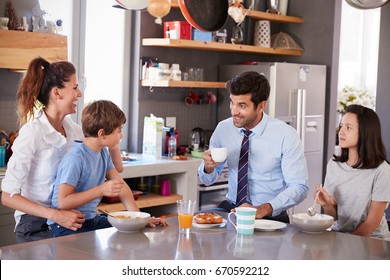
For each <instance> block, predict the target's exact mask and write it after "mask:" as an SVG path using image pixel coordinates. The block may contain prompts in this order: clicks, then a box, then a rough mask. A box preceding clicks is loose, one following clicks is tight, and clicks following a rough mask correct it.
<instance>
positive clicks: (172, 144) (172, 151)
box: [168, 128, 177, 157]
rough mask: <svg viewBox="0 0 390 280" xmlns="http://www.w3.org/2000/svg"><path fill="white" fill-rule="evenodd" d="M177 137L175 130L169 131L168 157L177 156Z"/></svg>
mask: <svg viewBox="0 0 390 280" xmlns="http://www.w3.org/2000/svg"><path fill="white" fill-rule="evenodd" d="M176 147H177V143H176V136H175V130H174V128H171V130H170V131H169V139H168V157H174V156H176Z"/></svg>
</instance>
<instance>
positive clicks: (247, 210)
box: [228, 207, 257, 234]
mask: <svg viewBox="0 0 390 280" xmlns="http://www.w3.org/2000/svg"><path fill="white" fill-rule="evenodd" d="M235 211H236V212H230V213H229V215H228V220H229V222H230V223H231V224H232V225H233V226H234V228H235V229H236V230H237V233H238V234H253V232H254V229H255V219H256V211H257V209H256V208H252V207H237V208H235ZM232 215H234V216H236V221H237V223H234V222H233V221H232V220H231V216H232Z"/></svg>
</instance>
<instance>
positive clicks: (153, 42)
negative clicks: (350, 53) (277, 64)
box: [142, 38, 303, 56]
mask: <svg viewBox="0 0 390 280" xmlns="http://www.w3.org/2000/svg"><path fill="white" fill-rule="evenodd" d="M142 45H143V46H154V47H169V48H182V49H195V50H205V51H220V52H238V53H239V52H241V53H257V54H267V55H289V56H300V55H302V52H303V51H301V50H286V49H274V48H261V47H258V46H250V45H234V44H228V43H217V42H204V41H194V40H177V39H168V38H145V39H142Z"/></svg>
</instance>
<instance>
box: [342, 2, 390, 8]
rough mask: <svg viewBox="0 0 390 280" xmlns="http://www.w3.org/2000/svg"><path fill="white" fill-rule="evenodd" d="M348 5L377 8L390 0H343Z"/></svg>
mask: <svg viewBox="0 0 390 280" xmlns="http://www.w3.org/2000/svg"><path fill="white" fill-rule="evenodd" d="M345 1H346V2H347V3H348V4H349V5H351V6H352V7H354V8H357V9H375V8H379V7H381V6H383V5H385V4H386V3H388V2H389V1H390V0H345Z"/></svg>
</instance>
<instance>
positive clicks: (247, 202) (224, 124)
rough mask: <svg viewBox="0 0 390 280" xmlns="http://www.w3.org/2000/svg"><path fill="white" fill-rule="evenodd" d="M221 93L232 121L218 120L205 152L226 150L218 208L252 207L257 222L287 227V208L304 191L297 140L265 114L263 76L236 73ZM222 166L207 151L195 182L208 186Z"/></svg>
mask: <svg viewBox="0 0 390 280" xmlns="http://www.w3.org/2000/svg"><path fill="white" fill-rule="evenodd" d="M226 89H227V90H228V92H229V93H230V111H231V114H232V117H231V118H228V119H226V120H223V121H221V122H220V123H219V124H218V125H217V127H216V129H215V131H214V133H213V135H212V137H211V139H210V149H212V148H218V147H227V150H228V156H227V159H226V162H227V165H228V168H229V190H228V193H227V195H226V198H227V200H226V201H223V202H222V203H221V204H220V205H219V207H221V208H224V209H225V210H226V211H230V210H231V209H233V208H235V207H240V206H247V207H248V206H249V207H255V208H256V209H257V213H256V218H257V219H259V218H268V219H273V220H278V221H282V222H287V223H288V222H289V219H288V215H287V212H286V210H287V209H289V208H290V207H293V206H294V205H297V204H299V203H300V202H302V201H303V200H304V199H305V198H306V197H307V193H308V186H307V177H308V174H307V167H306V160H305V157H304V153H303V147H302V143H301V141H300V139H299V136H298V134H297V132H296V130H295V129H294V128H293V127H291V126H289V125H288V124H286V123H285V122H283V121H280V120H278V119H275V118H271V117H269V116H268V115H267V114H265V113H264V109H265V107H266V105H267V99H268V97H269V94H270V85H269V82H268V80H267V78H266V77H265V76H264V75H262V74H259V73H257V72H254V71H250V72H245V73H242V74H239V75H237V76H235V77H234V78H232V79H231V80H230V81H228V82H227V83H226ZM247 135H248V136H247ZM224 165H225V162H223V163H220V162H214V161H213V160H212V158H211V153H210V151H206V152H205V153H204V156H203V162H202V164H201V165H200V167H199V170H198V174H199V178H200V180H201V181H202V182H203V183H204V184H205V185H211V184H213V183H214V182H215V180H216V179H217V176H218V174H219V173H220V172H221V170H222V168H223V166H224Z"/></svg>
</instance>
